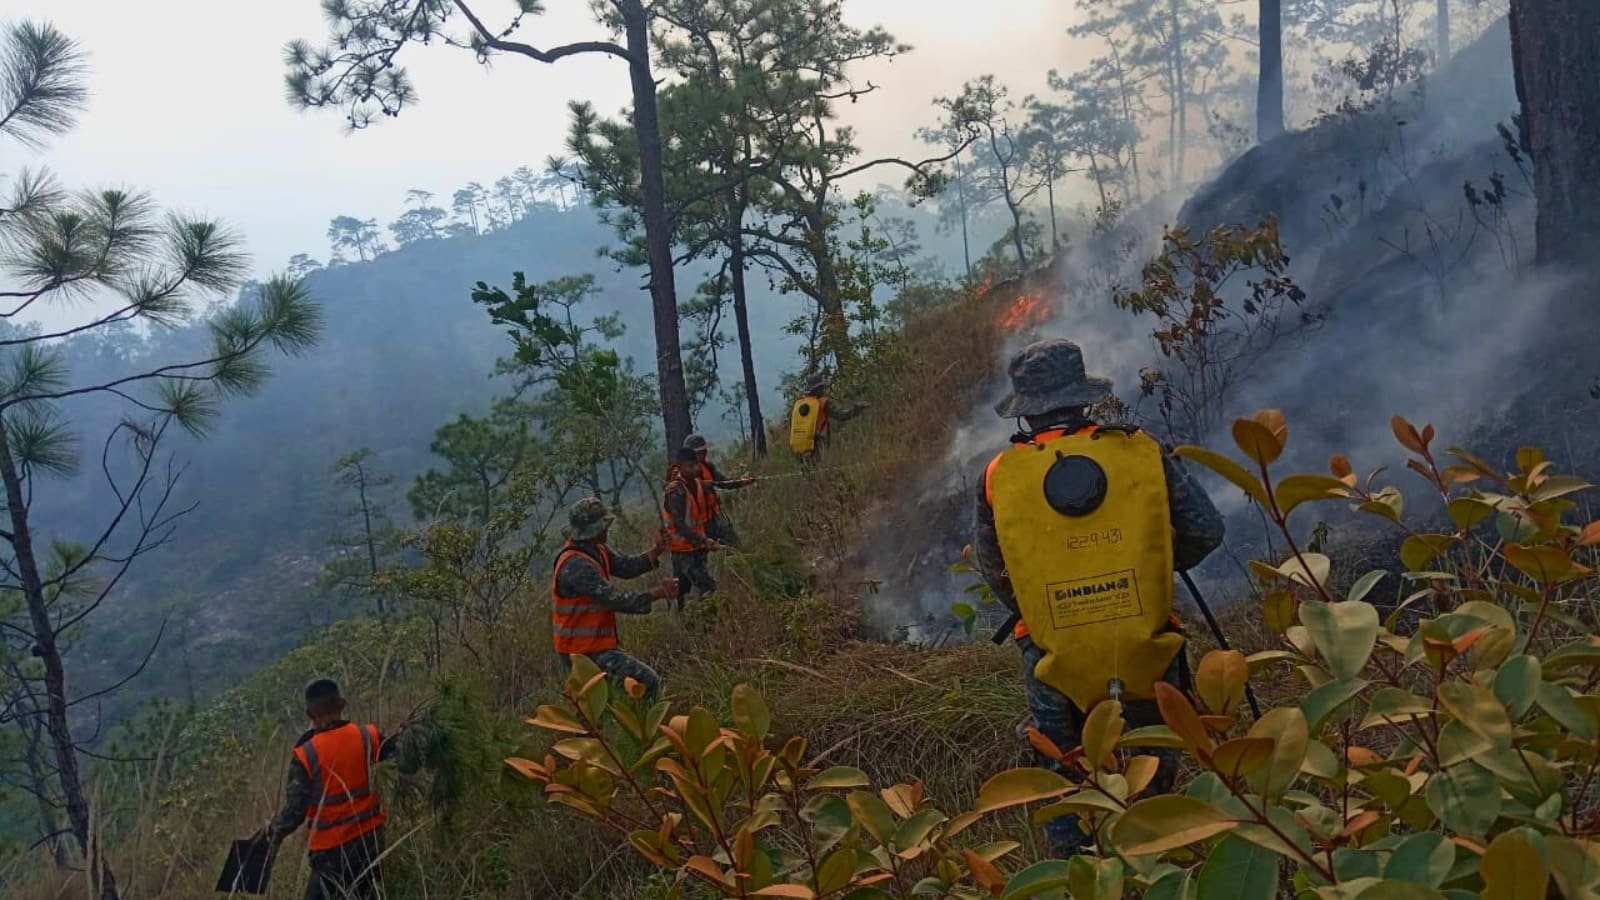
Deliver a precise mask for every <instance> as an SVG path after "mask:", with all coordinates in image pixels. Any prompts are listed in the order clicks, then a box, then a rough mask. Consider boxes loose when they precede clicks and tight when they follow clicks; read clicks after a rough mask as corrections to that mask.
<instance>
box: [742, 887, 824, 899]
mask: <svg viewBox="0 0 1600 900" xmlns="http://www.w3.org/2000/svg"><path fill="white" fill-rule="evenodd" d="M750 896H752V897H790V898H794V900H812V898H814V897H816V896H817V893H816V891H813V890H812V889H811V888H808V887H806V886H805V885H803V884H769V885H767V886H766V887H764V888H758V889H756V890H753V891H751V892H750Z"/></svg>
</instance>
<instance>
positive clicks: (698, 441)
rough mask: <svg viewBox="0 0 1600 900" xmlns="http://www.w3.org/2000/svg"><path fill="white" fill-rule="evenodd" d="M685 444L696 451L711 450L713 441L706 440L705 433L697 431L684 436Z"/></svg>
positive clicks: (687, 447) (686, 447)
mask: <svg viewBox="0 0 1600 900" xmlns="http://www.w3.org/2000/svg"><path fill="white" fill-rule="evenodd" d="M683 446H684V448H685V449H688V450H694V451H700V450H710V449H711V442H710V441H708V440H706V436H705V435H703V434H698V433H696V434H691V435H689V436H688V437H686V438H684V439H683Z"/></svg>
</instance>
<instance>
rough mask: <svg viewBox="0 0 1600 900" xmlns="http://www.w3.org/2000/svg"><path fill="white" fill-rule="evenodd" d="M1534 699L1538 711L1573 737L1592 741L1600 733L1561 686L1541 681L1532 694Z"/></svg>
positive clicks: (1592, 721)
mask: <svg viewBox="0 0 1600 900" xmlns="http://www.w3.org/2000/svg"><path fill="white" fill-rule="evenodd" d="M1534 699H1535V701H1536V702H1537V703H1538V704H1539V708H1540V709H1542V710H1544V711H1545V713H1546V714H1548V715H1549V716H1550V718H1552V719H1555V720H1556V723H1557V724H1559V725H1560V726H1561V727H1562V728H1565V729H1567V730H1568V731H1570V732H1572V733H1573V734H1574V735H1575V736H1577V737H1580V738H1583V739H1584V740H1586V741H1592V740H1594V739H1595V737H1596V735H1597V733H1600V730H1597V729H1596V728H1595V723H1594V720H1593V719H1591V718H1589V716H1588V715H1587V714H1585V713H1584V711H1583V709H1582V708H1580V707H1579V706H1578V703H1577V701H1576V700H1574V699H1573V698H1572V693H1571V692H1570V691H1568V690H1567V689H1566V688H1565V687H1563V686H1562V685H1559V684H1556V683H1555V682H1552V681H1541V682H1539V687H1538V689H1537V690H1536V691H1535V692H1534Z"/></svg>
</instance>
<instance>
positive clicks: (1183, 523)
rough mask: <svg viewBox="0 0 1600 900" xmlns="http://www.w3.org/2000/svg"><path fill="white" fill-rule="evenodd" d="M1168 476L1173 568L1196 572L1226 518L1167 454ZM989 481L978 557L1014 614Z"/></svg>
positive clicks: (978, 513) (975, 535)
mask: <svg viewBox="0 0 1600 900" xmlns="http://www.w3.org/2000/svg"><path fill="white" fill-rule="evenodd" d="M1089 424H1093V423H1090V422H1068V423H1063V425H1062V426H1061V427H1065V428H1068V429H1076V428H1081V427H1083V426H1085V425H1089ZM1161 463H1162V466H1163V467H1164V468H1165V469H1166V473H1167V509H1168V513H1169V514H1170V516H1171V520H1172V531H1173V540H1172V556H1173V563H1174V564H1175V565H1176V566H1177V568H1179V569H1192V568H1194V567H1195V566H1197V565H1199V564H1200V561H1201V560H1203V559H1205V558H1206V557H1207V556H1209V555H1210V554H1211V551H1213V550H1215V549H1217V548H1218V547H1220V546H1221V545H1222V535H1223V521H1222V514H1221V513H1219V512H1217V507H1216V506H1215V505H1214V504H1213V503H1212V502H1211V498H1210V497H1209V496H1207V495H1206V492H1205V488H1202V487H1201V486H1200V484H1199V482H1197V481H1195V480H1194V477H1193V476H1192V475H1190V474H1189V471H1188V469H1186V468H1185V467H1184V465H1183V462H1182V460H1179V459H1178V458H1176V457H1174V456H1173V455H1172V454H1170V453H1163V454H1162V455H1161ZM984 481H985V479H984V478H983V477H979V479H978V497H977V502H976V503H975V504H973V507H974V508H973V523H972V556H973V562H974V563H975V564H976V565H977V568H978V571H979V573H981V574H982V575H983V580H984V581H986V582H988V584H989V587H990V588H991V589H992V590H993V591H994V594H995V597H996V598H997V599H998V600H999V601H1000V602H1001V603H1002V604H1004V605H1005V607H1006V608H1007V609H1009V610H1011V611H1012V612H1016V611H1017V598H1016V596H1015V594H1014V593H1013V592H1012V590H1011V579H1010V578H1009V577H1008V576H1007V573H1006V561H1005V556H1004V555H1003V554H1002V553H1001V552H1000V536H999V534H998V533H997V532H996V531H995V525H994V509H993V508H992V507H991V506H990V505H989V497H988V491H987V490H986V489H985V484H984Z"/></svg>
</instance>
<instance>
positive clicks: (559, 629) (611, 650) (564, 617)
mask: <svg viewBox="0 0 1600 900" xmlns="http://www.w3.org/2000/svg"><path fill="white" fill-rule="evenodd" d="M615 519H616V516H614V515H612V514H611V512H610V511H609V510H607V509H606V507H605V504H604V503H601V502H600V500H599V499H598V498H596V497H585V498H584V499H582V500H579V501H578V502H577V503H574V504H573V505H572V508H571V509H570V510H568V512H567V528H566V537H567V543H566V545H565V546H564V547H562V548H561V552H560V553H559V554H557V555H556V563H555V568H554V570H553V571H552V572H551V577H550V620H551V621H550V624H551V632H552V635H553V638H554V642H555V650H556V653H558V654H560V656H561V663H562V665H564V666H566V667H567V668H569V669H570V668H571V666H572V657H573V655H575V654H581V655H583V656H587V657H589V658H590V659H591V660H593V661H594V664H595V665H597V666H599V667H600V669H601V670H602V671H604V672H605V673H606V674H608V675H610V676H611V679H612V681H613V682H614V683H616V684H618V685H620V684H622V683H623V682H624V681H625V679H628V678H632V679H633V680H635V681H637V682H639V683H640V684H642V685H644V689H645V701H646V702H648V703H653V702H655V698H656V695H657V694H659V693H660V691H661V677H660V676H659V675H657V674H656V673H655V670H653V669H651V668H650V667H649V666H647V665H645V664H644V663H642V662H640V661H638V660H637V659H634V658H633V657H631V656H629V655H628V654H626V653H624V652H623V651H622V650H621V649H620V647H619V646H618V643H617V614H618V613H622V614H625V615H643V614H645V613H648V612H650V609H651V607H652V606H653V605H654V604H655V601H657V600H666V599H670V598H672V597H676V596H677V594H678V582H677V580H676V579H672V578H669V579H666V580H664V581H662V582H661V583H660V584H658V585H656V586H655V587H653V588H651V589H650V590H648V591H637V592H629V591H624V590H620V589H618V588H617V587H616V586H615V585H613V584H612V583H611V579H612V578H624V579H626V578H638V577H639V576H641V575H644V574H645V573H647V572H651V571H653V570H655V569H656V568H657V567H659V566H660V565H661V554H662V552H664V550H665V548H664V547H663V546H662V545H661V544H659V543H658V544H656V546H654V547H651V548H650V549H649V550H647V551H645V552H644V553H642V554H639V555H638V556H629V555H627V554H625V553H618V552H616V551H615V550H612V549H611V548H610V547H609V546H608V545H607V543H606V540H607V538H609V537H610V529H611V523H612V522H613V521H615Z"/></svg>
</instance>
